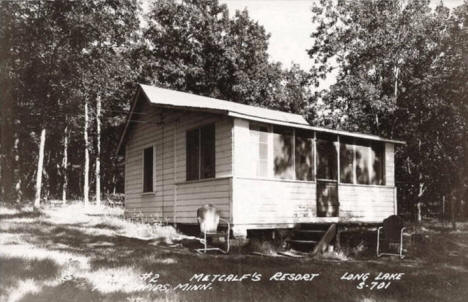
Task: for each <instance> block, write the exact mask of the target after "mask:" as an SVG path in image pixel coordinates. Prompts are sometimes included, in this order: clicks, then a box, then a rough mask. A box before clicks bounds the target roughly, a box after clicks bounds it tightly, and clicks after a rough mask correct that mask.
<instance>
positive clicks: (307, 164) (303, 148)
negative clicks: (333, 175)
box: [295, 129, 315, 180]
mask: <svg viewBox="0 0 468 302" xmlns="http://www.w3.org/2000/svg"><path fill="white" fill-rule="evenodd" d="M295 146H296V149H295V160H296V179H298V180H314V160H315V156H314V133H313V132H312V131H304V130H299V129H298V130H296V141H295Z"/></svg>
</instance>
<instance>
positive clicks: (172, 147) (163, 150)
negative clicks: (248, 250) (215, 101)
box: [125, 104, 232, 223]
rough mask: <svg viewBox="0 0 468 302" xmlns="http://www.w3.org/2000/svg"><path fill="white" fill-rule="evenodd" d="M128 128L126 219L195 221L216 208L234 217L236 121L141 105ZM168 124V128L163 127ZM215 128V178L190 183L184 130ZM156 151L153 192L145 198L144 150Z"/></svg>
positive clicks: (198, 113)
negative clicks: (206, 207) (201, 212)
mask: <svg viewBox="0 0 468 302" xmlns="http://www.w3.org/2000/svg"><path fill="white" fill-rule="evenodd" d="M136 111H137V112H141V113H144V114H142V115H137V117H135V118H134V119H138V121H137V122H136V123H133V125H132V127H131V128H130V129H129V132H128V138H127V143H126V149H125V157H126V159H125V208H126V209H125V210H126V214H127V215H130V216H132V215H141V216H146V217H152V218H154V219H157V220H160V221H165V222H186V223H189V222H190V223H195V222H196V211H197V208H199V207H200V206H203V205H204V204H207V203H213V204H214V205H216V206H217V207H218V208H220V210H221V211H222V215H223V216H225V217H230V211H229V210H230V204H231V201H230V198H231V191H232V189H231V180H230V176H231V175H232V164H231V163H232V142H231V141H232V135H231V128H232V120H231V119H230V118H227V117H225V116H220V115H214V114H210V113H203V112H193V111H184V110H169V109H161V108H157V107H152V106H149V105H148V104H143V105H142V106H140V108H137V110H136ZM162 122H164V126H163V123H162ZM209 123H214V124H215V151H216V157H215V173H216V178H213V179H209V180H208V179H202V180H197V181H189V182H186V131H187V130H189V129H194V128H198V127H200V126H203V125H206V124H209ZM149 146H154V148H155V151H154V152H155V173H154V176H153V181H154V182H153V188H154V192H150V193H143V150H144V149H145V148H147V147H149Z"/></svg>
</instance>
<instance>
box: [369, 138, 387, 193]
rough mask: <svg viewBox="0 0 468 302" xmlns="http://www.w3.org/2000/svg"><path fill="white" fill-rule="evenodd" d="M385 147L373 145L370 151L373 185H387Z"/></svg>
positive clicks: (371, 180)
mask: <svg viewBox="0 0 468 302" xmlns="http://www.w3.org/2000/svg"><path fill="white" fill-rule="evenodd" d="M384 156H385V146H384V145H383V144H376V143H373V144H372V145H371V149H370V165H369V168H370V182H371V184H373V185H383V184H385V177H384V175H385V174H384V171H385V170H384Z"/></svg>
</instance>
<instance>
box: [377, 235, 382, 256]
mask: <svg viewBox="0 0 468 302" xmlns="http://www.w3.org/2000/svg"><path fill="white" fill-rule="evenodd" d="M380 229H381V228H378V229H377V257H380V256H382V255H380V253H379V248H380Z"/></svg>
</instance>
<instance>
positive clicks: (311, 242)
mask: <svg viewBox="0 0 468 302" xmlns="http://www.w3.org/2000/svg"><path fill="white" fill-rule="evenodd" d="M287 242H289V243H297V244H317V242H318V241H316V240H301V239H288V240H287Z"/></svg>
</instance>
